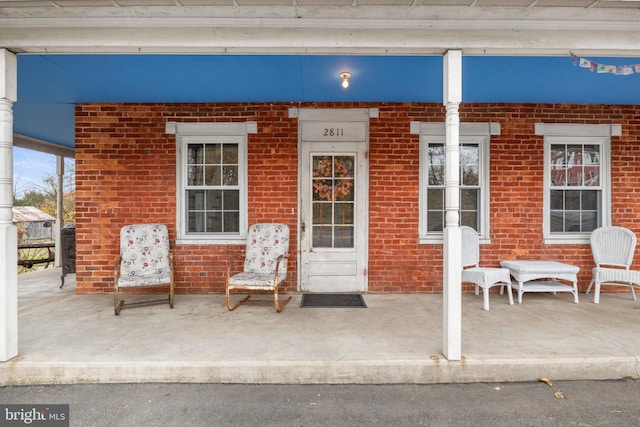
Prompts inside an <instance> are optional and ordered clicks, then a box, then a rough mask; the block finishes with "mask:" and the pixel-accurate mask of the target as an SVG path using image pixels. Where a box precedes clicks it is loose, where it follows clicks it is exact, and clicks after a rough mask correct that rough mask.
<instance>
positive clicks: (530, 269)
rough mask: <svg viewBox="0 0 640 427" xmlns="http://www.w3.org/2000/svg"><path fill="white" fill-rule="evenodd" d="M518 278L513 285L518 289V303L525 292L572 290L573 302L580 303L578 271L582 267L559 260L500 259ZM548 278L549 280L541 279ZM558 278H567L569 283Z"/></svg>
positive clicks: (501, 264) (503, 265)
mask: <svg viewBox="0 0 640 427" xmlns="http://www.w3.org/2000/svg"><path fill="white" fill-rule="evenodd" d="M500 266H501V267H504V268H508V269H509V271H510V272H511V276H512V277H513V278H514V279H515V280H516V281H515V282H512V283H511V287H512V288H513V289H515V290H517V291H518V304H522V294H524V293H525V292H553V293H556V292H571V293H572V294H573V302H575V303H576V304H578V272H579V271H580V267H576V266H575V265H570V264H564V263H562V262H557V261H520V260H517V261H500ZM540 279H548V280H540ZM558 280H566V281H568V282H571V283H572V284H573V285H567V284H565V283H562V282H559V281H558Z"/></svg>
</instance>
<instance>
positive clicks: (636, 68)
mask: <svg viewBox="0 0 640 427" xmlns="http://www.w3.org/2000/svg"><path fill="white" fill-rule="evenodd" d="M571 61H572V62H573V65H574V66H577V67H580V68H588V69H589V71H591V72H592V73H593V72H594V71H595V72H596V73H598V74H603V73H608V74H614V75H616V76H628V75H629V74H633V73H637V74H640V64H632V65H607V64H598V63H597V62H594V61H591V60H589V59H586V58H581V57H579V56H576V55H574V54H573V53H572V54H571Z"/></svg>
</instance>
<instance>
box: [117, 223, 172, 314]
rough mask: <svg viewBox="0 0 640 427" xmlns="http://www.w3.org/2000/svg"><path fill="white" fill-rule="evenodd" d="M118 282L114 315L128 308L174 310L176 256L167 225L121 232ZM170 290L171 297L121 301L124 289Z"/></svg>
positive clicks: (131, 227)
mask: <svg viewBox="0 0 640 427" xmlns="http://www.w3.org/2000/svg"><path fill="white" fill-rule="evenodd" d="M113 276H114V277H113V279H114V284H113V286H114V295H113V299H114V311H115V314H116V316H117V315H118V314H120V310H121V309H122V308H123V307H125V306H136V305H148V304H154V303H161V302H168V303H169V308H173V289H174V283H173V253H172V252H171V250H170V244H169V232H168V230H167V226H166V225H163V224H132V225H126V226H124V227H122V228H121V229H120V255H118V257H117V258H116V261H115V269H114V273H113ZM158 286H168V287H169V297H168V298H166V299H164V298H163V299H153V300H147V301H141V302H134V303H127V304H125V302H124V301H123V300H120V297H119V290H120V289H121V288H154V287H158Z"/></svg>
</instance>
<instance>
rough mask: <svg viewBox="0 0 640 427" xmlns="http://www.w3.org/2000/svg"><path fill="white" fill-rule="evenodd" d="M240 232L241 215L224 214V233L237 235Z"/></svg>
mask: <svg viewBox="0 0 640 427" xmlns="http://www.w3.org/2000/svg"><path fill="white" fill-rule="evenodd" d="M239 231H240V213H239V212H225V213H224V232H225V233H237V232H239Z"/></svg>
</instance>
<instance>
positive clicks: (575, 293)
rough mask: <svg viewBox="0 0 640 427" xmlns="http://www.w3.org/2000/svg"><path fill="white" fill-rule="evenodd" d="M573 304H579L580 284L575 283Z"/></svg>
mask: <svg viewBox="0 0 640 427" xmlns="http://www.w3.org/2000/svg"><path fill="white" fill-rule="evenodd" d="M572 293H573V302H574V303H575V304H578V282H573V292H572Z"/></svg>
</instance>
